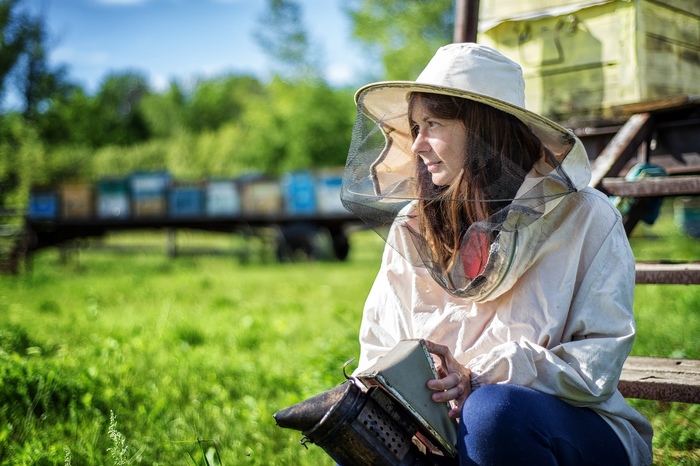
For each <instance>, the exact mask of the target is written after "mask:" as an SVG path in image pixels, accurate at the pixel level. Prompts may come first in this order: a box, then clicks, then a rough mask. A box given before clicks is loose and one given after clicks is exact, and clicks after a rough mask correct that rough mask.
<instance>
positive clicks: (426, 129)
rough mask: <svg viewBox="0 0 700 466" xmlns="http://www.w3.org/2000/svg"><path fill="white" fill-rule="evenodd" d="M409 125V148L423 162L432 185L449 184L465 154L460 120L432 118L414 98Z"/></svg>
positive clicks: (463, 135)
mask: <svg viewBox="0 0 700 466" xmlns="http://www.w3.org/2000/svg"><path fill="white" fill-rule="evenodd" d="M409 124H410V125H411V131H412V133H413V137H414V140H413V145H412V146H411V150H412V151H413V153H414V154H416V155H417V156H418V157H420V159H421V161H422V163H424V164H425V166H426V168H427V170H428V172H430V174H431V175H432V180H433V184H435V185H437V186H445V185H448V184H450V183H452V182H453V181H454V180H455V179H456V178H457V177H458V176H459V175H460V173H461V171H462V170H463V168H464V159H465V157H466V147H467V130H466V128H465V127H464V124H463V123H462V121H461V120H448V119H444V118H436V117H434V116H433V115H432V114H431V113H429V112H428V109H427V108H426V107H425V105H424V103H423V99H421V98H418V99H416V101H415V102H414V104H413V105H412V109H411V114H410V115H409ZM419 163H420V162H419Z"/></svg>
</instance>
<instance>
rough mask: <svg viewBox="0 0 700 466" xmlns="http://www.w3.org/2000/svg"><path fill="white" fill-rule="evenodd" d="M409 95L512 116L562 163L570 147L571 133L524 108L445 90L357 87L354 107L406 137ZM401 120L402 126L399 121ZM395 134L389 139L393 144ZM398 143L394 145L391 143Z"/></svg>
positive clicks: (408, 85)
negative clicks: (435, 96) (470, 104)
mask: <svg viewBox="0 0 700 466" xmlns="http://www.w3.org/2000/svg"><path fill="white" fill-rule="evenodd" d="M413 92H426V93H433V94H443V95H449V96H454V97H460V98H463V99H468V100H472V101H474V102H479V103H482V104H485V105H489V106H491V107H493V108H496V109H498V110H501V111H503V112H505V113H508V114H510V115H513V116H514V117H516V118H518V119H519V120H520V121H522V122H523V123H524V124H525V125H526V126H527V127H529V128H530V130H532V132H533V133H534V134H535V136H536V137H537V138H539V139H540V141H541V142H542V144H543V145H544V146H545V147H547V148H548V149H549V150H551V151H552V153H553V155H554V156H555V157H556V158H557V160H560V161H561V160H562V159H563V158H564V156H565V155H566V154H567V153H568V151H569V150H570V149H571V147H572V146H573V145H574V141H575V137H574V135H573V133H571V131H569V130H567V129H566V128H564V127H563V126H561V125H559V124H558V123H556V122H554V121H552V120H550V119H548V118H546V117H543V116H542V115H539V114H537V113H534V112H531V111H529V110H527V109H525V108H522V107H519V106H517V105H513V104H511V103H508V102H505V101H503V100H499V99H496V98H493V97H490V96H485V95H483V94H478V93H474V92H468V91H464V90H462V89H454V88H449V87H442V86H435V85H430V84H421V83H417V82H415V81H382V82H376V83H372V84H368V85H366V86H363V87H361V88H360V89H359V90H358V91H357V92H356V93H355V103H356V104H358V105H359V109H360V110H361V111H362V112H363V113H365V114H366V115H367V116H368V117H370V118H371V119H372V120H374V121H375V122H376V123H378V124H380V125H381V126H385V125H388V126H389V127H391V128H392V129H393V130H395V131H398V132H399V133H400V134H405V135H406V136H407V137H410V130H409V128H408V118H407V113H408V96H409V95H410V94H411V93H413ZM401 120H403V122H402V121H401ZM396 136H397V135H396V134H395V135H394V136H393V139H394V140H396ZM395 142H398V141H395Z"/></svg>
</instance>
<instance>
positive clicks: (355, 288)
mask: <svg viewBox="0 0 700 466" xmlns="http://www.w3.org/2000/svg"><path fill="white" fill-rule="evenodd" d="M350 239H351V252H350V257H349V259H348V261H347V262H344V263H339V262H298V263H285V264H278V263H275V262H274V261H272V260H271V258H270V256H269V255H268V254H267V253H266V252H265V251H266V249H265V248H264V244H262V243H260V242H258V241H256V240H255V239H252V240H251V239H248V240H243V239H241V238H239V237H229V236H226V235H221V234H218V235H217V234H205V233H187V232H182V233H180V234H178V243H179V246H180V255H179V256H178V257H177V258H174V259H171V258H168V257H167V255H166V254H165V251H166V239H165V235H164V234H162V233H159V232H148V233H143V234H122V235H119V236H115V237H110V238H108V239H107V240H106V241H104V242H90V243H86V244H84V245H83V247H82V248H80V249H79V250H77V251H75V252H74V253H72V254H61V253H60V251H58V250H55V249H51V250H45V251H42V252H40V253H39V254H37V255H36V256H35V258H34V260H33V263H32V265H31V268H30V269H29V270H26V271H25V273H23V274H21V275H19V276H16V277H12V276H2V277H0V464H2V465H5V464H8V465H9V464H12V465H15V464H38V465H57V464H61V465H65V464H71V465H103V464H104V465H113V464H154V465H156V464H158V465H172V464H197V465H213V464H223V465H227V466H232V465H238V464H251V465H270V464H275V465H316V466H320V465H331V464H333V462H332V460H331V459H330V458H329V457H328V456H327V455H326V454H325V453H324V452H323V451H322V450H321V449H320V448H318V447H316V446H313V445H311V446H309V448H308V449H307V448H305V447H304V446H302V445H300V444H299V441H300V440H301V434H300V433H298V432H295V431H290V430H287V429H281V428H279V427H277V426H276V425H275V423H274V419H273V418H272V414H273V413H274V412H276V411H277V410H279V409H282V408H284V407H287V406H289V405H291V404H293V403H296V402H298V401H301V400H303V399H306V398H308V397H311V396H313V395H316V394H318V393H320V392H322V391H324V390H327V389H329V388H331V387H333V386H335V385H337V384H338V383H340V382H342V380H343V375H342V366H343V363H344V362H345V361H347V360H348V359H350V358H351V357H354V356H356V355H357V352H358V349H359V347H358V343H357V331H358V325H359V320H360V314H361V309H362V305H363V303H364V300H365V297H366V295H367V292H368V291H369V288H370V286H371V283H372V281H373V279H374V275H375V274H376V271H377V269H378V267H379V260H380V257H381V250H382V247H383V243H382V241H381V239H380V238H379V237H378V236H377V235H375V234H373V233H371V232H367V231H361V232H357V233H354V234H353V235H352V236H351V238H350ZM632 244H633V248H634V250H635V253H638V254H639V255H640V256H645V257H643V258H645V259H660V258H662V257H663V258H666V257H669V255H668V254H666V253H667V252H669V254H670V255H671V256H672V257H673V258H676V259H683V258H690V257H681V256H689V255H691V254H692V253H695V254H696V253H697V252H696V251H697V250H698V248H697V245H698V243H697V240H692V239H688V238H684V237H683V236H682V235H680V234H679V233H678V232H677V230H676V228H675V227H674V226H673V223H672V220H671V219H670V216H668V215H666V216H665V217H664V218H663V219H662V220H660V222H659V223H658V224H657V225H654V226H653V227H641V228H639V229H638V231H637V233H635V235H634V238H632ZM195 252H196V254H195ZM662 253H663V254H665V255H662ZM657 254H658V257H656V255H657ZM674 256H675V257H674ZM693 258H695V259H697V257H693ZM698 295H699V293H698V292H697V290H695V289H693V288H691V287H682V286H675V287H657V286H650V285H646V286H640V287H638V289H637V300H636V304H635V313H636V314H637V316H638V325H639V335H638V338H637V341H636V343H635V346H634V349H633V352H634V353H635V354H640V355H657V356H671V355H674V356H677V355H680V354H682V355H684V356H687V357H700V343H699V340H700V339H699V338H698V335H700V320H699V318H700V314H698V312H697V311H698V310H699V308H700V302H699V299H700V297H699V296H698ZM632 402H633V403H634V404H635V406H636V407H637V408H638V409H640V410H641V411H642V412H643V413H644V414H645V415H646V416H647V417H648V418H649V419H651V420H652V422H653V423H654V425H655V428H656V431H657V436H656V438H655V458H656V462H657V464H698V461H700V425H698V421H697V419H698V418H700V416H698V414H699V413H698V409H697V406H693V405H683V404H675V403H655V402H647V401H641V400H632ZM115 455H116V456H115Z"/></svg>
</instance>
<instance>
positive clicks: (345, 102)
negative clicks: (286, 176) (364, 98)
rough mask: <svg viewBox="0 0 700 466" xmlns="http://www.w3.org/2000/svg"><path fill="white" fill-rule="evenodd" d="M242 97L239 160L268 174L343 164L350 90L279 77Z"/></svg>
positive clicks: (351, 110)
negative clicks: (245, 99) (253, 94)
mask: <svg viewBox="0 0 700 466" xmlns="http://www.w3.org/2000/svg"><path fill="white" fill-rule="evenodd" d="M266 91H267V92H266V93H265V94H264V95H261V96H258V97H257V98H255V99H251V100H250V101H248V105H247V110H246V113H245V115H244V117H243V120H242V121H241V123H242V124H243V125H244V132H245V139H244V140H243V141H242V144H240V150H239V152H238V153H237V154H236V156H237V157H239V158H240V159H241V160H242V161H243V162H242V163H243V164H245V165H247V166H249V167H251V169H257V170H261V171H265V172H268V173H272V174H279V173H282V172H286V171H293V170H298V169H306V168H311V167H337V166H342V165H344V163H345V159H346V157H347V151H348V147H349V146H350V137H351V135H352V124H353V121H354V119H353V117H354V114H355V106H354V104H353V100H352V91H351V90H347V89H346V90H342V89H341V90H337V89H332V88H330V87H329V86H327V85H325V84H319V83H314V82H301V83H290V82H288V81H285V80H283V79H281V78H279V77H277V78H276V79H274V80H273V81H272V82H271V83H270V84H269V85H268V86H267V87H266Z"/></svg>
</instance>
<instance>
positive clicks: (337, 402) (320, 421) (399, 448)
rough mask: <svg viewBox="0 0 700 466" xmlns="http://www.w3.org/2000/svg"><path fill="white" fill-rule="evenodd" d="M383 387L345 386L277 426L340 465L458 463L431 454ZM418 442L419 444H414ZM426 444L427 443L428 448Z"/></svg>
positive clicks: (293, 409)
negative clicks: (297, 434)
mask: <svg viewBox="0 0 700 466" xmlns="http://www.w3.org/2000/svg"><path fill="white" fill-rule="evenodd" d="M402 411H403V409H402V407H401V406H400V404H399V403H397V402H396V401H395V400H394V399H392V398H391V397H390V396H388V395H387V394H386V393H385V392H384V391H383V390H381V389H380V388H379V387H370V388H369V389H364V388H363V386H362V385H361V384H360V383H359V382H357V381H355V380H353V379H352V378H348V380H347V381H345V382H343V383H342V384H341V385H339V386H337V387H335V388H333V389H331V390H328V391H326V392H324V393H321V394H319V395H316V396H314V397H312V398H309V399H308V400H305V401H302V402H300V403H297V404H295V405H293V406H290V407H289V408H286V409H283V410H281V411H278V412H277V413H275V414H274V418H275V421H276V422H277V425H278V426H280V427H284V428H289V429H295V430H299V431H301V432H302V434H303V437H302V440H301V443H302V444H303V445H306V444H307V443H314V444H316V445H318V446H319V447H321V448H322V449H323V450H324V451H325V452H326V453H327V454H328V455H330V457H331V458H333V460H335V462H336V463H338V464H339V465H341V466H343V465H346V466H347V465H352V466H365V465H366V466H375V465H376V466H387V465H390V466H391V465H395V466H436V465H453V464H456V459H454V458H448V457H445V456H442V455H441V454H440V452H439V451H437V449H436V453H437V454H435V453H433V452H431V451H430V444H429V442H427V440H426V439H424V438H422V437H421V436H420V432H419V427H418V426H417V425H416V424H415V422H413V421H412V420H411V418H410V416H408V415H406V413H404V412H402ZM414 436H415V437H417V438H414ZM423 442H427V443H428V447H426V445H425V444H424V443H423Z"/></svg>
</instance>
